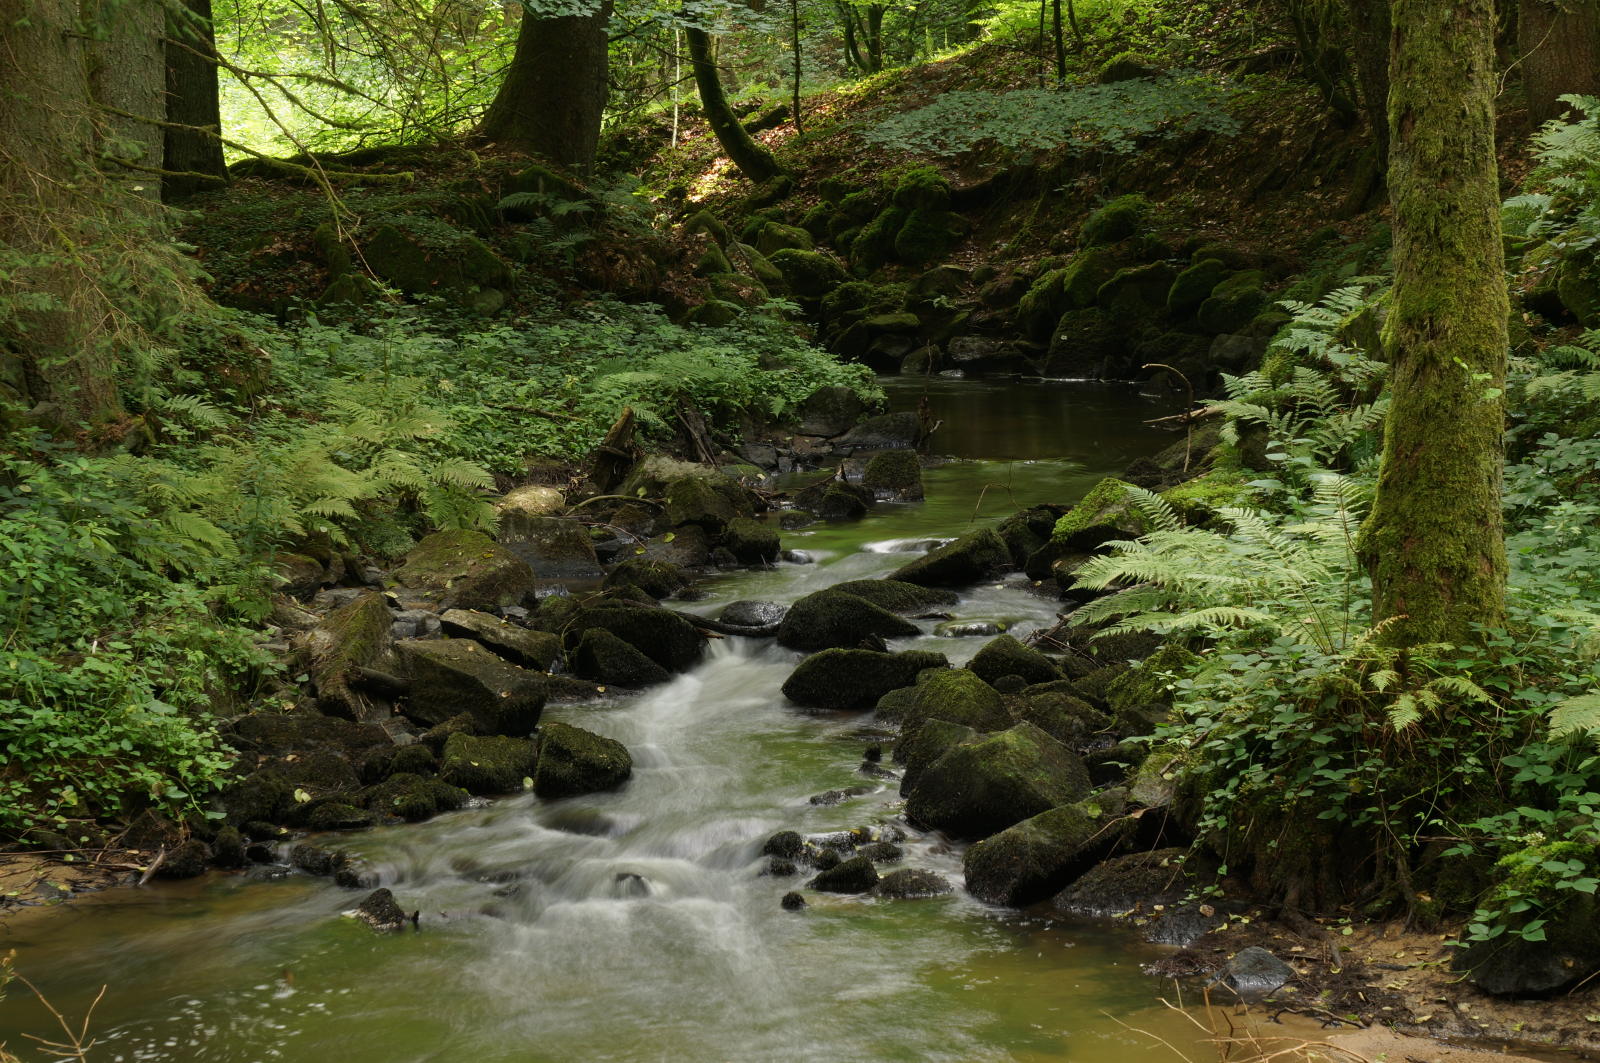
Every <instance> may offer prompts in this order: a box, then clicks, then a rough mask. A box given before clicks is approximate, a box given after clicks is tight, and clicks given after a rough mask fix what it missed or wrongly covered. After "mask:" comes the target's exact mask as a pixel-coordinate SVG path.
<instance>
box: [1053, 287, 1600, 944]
mask: <svg viewBox="0 0 1600 1063" xmlns="http://www.w3.org/2000/svg"><path fill="white" fill-rule="evenodd" d="M1384 302H1385V291H1384V285H1383V284H1382V283H1374V282H1373V281H1371V280H1367V281H1365V282H1363V283H1359V284H1356V285H1353V286H1350V287H1347V288H1344V289H1340V290H1338V291H1335V292H1334V293H1332V294H1330V295H1329V296H1328V297H1326V298H1325V299H1324V300H1322V301H1321V302H1320V303H1318V304H1317V305H1306V304H1289V309H1290V310H1291V311H1292V312H1293V313H1294V315H1295V317H1294V320H1293V321H1292V322H1290V324H1289V325H1287V326H1286V327H1285V328H1284V329H1283V330H1282V331H1281V332H1280V333H1279V334H1278V336H1277V337H1276V339H1275V340H1274V342H1273V346H1272V348H1271V350H1270V351H1269V353H1268V356H1267V360H1266V368H1264V369H1263V370H1262V371H1260V372H1256V373H1251V374H1247V375H1245V376H1241V377H1234V378H1229V380H1228V398H1227V399H1226V400H1225V401H1224V402H1223V403H1222V406H1223V409H1224V411H1225V414H1226V416H1227V425H1226V427H1225V428H1224V430H1223V440H1224V443H1223V445H1222V447H1220V448H1219V450H1218V468H1217V470H1216V471H1214V472H1212V473H1211V474H1209V476H1210V481H1212V482H1215V483H1217V484H1218V485H1223V484H1225V485H1227V487H1228V490H1229V492H1230V493H1231V492H1242V493H1243V494H1244V498H1243V499H1242V500H1235V501H1233V502H1232V503H1231V504H1223V505H1220V506H1217V507H1216V508H1215V509H1211V510H1209V512H1210V513H1211V514H1213V515H1212V517H1211V519H1210V520H1209V521H1207V522H1206V523H1204V524H1199V525H1197V524H1195V523H1194V522H1192V521H1190V520H1186V519H1185V517H1186V514H1185V513H1184V512H1183V511H1182V510H1181V509H1179V508H1177V507H1175V506H1174V504H1172V503H1171V502H1169V501H1168V500H1166V499H1163V498H1162V497H1160V496H1157V495H1154V494H1151V493H1149V492H1144V491H1140V490H1138V489H1134V488H1126V489H1125V496H1126V498H1127V499H1128V504H1130V505H1132V506H1133V507H1135V509H1136V510H1137V511H1138V512H1139V513H1140V514H1141V520H1142V522H1143V523H1142V526H1144V527H1147V528H1149V529H1151V531H1150V532H1149V533H1148V534H1146V535H1144V536H1142V537H1140V538H1138V539H1130V540H1128V541H1125V542H1121V543H1117V544H1114V546H1113V549H1112V551H1111V552H1110V553H1109V554H1107V555H1105V556H1102V557H1099V558H1096V559H1094V560H1092V561H1090V562H1089V563H1088V564H1086V565H1085V566H1084V567H1083V568H1082V569H1080V571H1079V573H1078V581H1079V586H1080V587H1082V588H1084V589H1086V590H1093V591H1097V592H1105V593H1106V596H1104V597H1100V598H1098V599H1096V600H1095V601H1093V602H1091V603H1090V604H1089V605H1087V606H1085V607H1083V608H1082V609H1080V610H1079V612H1078V613H1077V614H1075V619H1076V620H1078V621H1081V622H1084V623H1094V624H1103V625H1108V627H1109V630H1110V631H1112V632H1116V631H1124V630H1130V629H1133V630H1149V631H1154V632H1158V633H1161V634H1163V635H1164V636H1166V637H1168V638H1169V639H1172V640H1176V641H1179V642H1181V643H1184V644H1186V645H1190V646H1192V647H1194V648H1197V649H1200V648H1202V647H1203V648H1204V652H1202V653H1201V654H1200V655H1199V656H1198V657H1196V658H1194V659H1193V663H1192V665H1190V666H1188V667H1184V668H1180V669H1178V670H1177V671H1172V672H1164V673H1163V674H1162V675H1161V676H1159V677H1158V678H1159V679H1160V681H1161V682H1162V684H1163V685H1165V686H1166V687H1167V689H1169V690H1170V691H1171V693H1172V696H1173V706H1174V708H1173V713H1172V715H1171V717H1170V719H1169V721H1168V722H1167V723H1166V724H1164V725H1163V726H1162V727H1161V728H1160V729H1159V730H1158V731H1157V733H1156V734H1155V735H1154V736H1153V738H1152V741H1153V742H1154V743H1157V744H1159V745H1161V746H1163V747H1167V748H1171V749H1174V750H1178V751H1181V756H1180V758H1179V760H1178V762H1177V763H1178V767H1177V768H1176V769H1175V771H1176V773H1177V775H1178V781H1179V786H1180V792H1182V793H1184V794H1185V795H1187V796H1186V798H1185V802H1186V804H1185V808H1186V811H1185V815H1186V816H1187V817H1188V819H1189V820H1190V823H1191V826H1192V827H1193V828H1194V830H1195V833H1196V835H1197V837H1198V838H1199V844H1201V845H1204V846H1207V847H1209V848H1210V849H1212V850H1213V851H1214V852H1215V854H1216V855H1217V856H1218V857H1220V858H1221V860H1222V861H1223V864H1224V871H1225V872H1226V871H1230V870H1231V871H1234V872H1245V873H1249V874H1251V875H1252V876H1253V881H1255V882H1257V883H1258V884H1260V885H1265V886H1267V887H1269V888H1275V889H1276V890H1277V891H1279V893H1280V895H1282V896H1285V897H1289V898H1293V899H1294V900H1295V903H1298V904H1304V905H1307V906H1313V907H1314V906H1317V905H1320V904H1327V905H1333V904H1347V903H1351V902H1354V903H1357V904H1358V905H1361V906H1363V908H1364V910H1366V911H1369V912H1374V913H1390V912H1394V911H1397V910H1398V911H1404V912H1407V913H1408V914H1410V915H1412V916H1414V917H1416V918H1419V919H1421V920H1423V921H1424V922H1425V923H1432V922H1435V921H1438V920H1442V919H1445V918H1448V917H1461V916H1464V915H1469V914H1472V915H1473V918H1472V919H1471V920H1470V925H1469V926H1468V928H1467V929H1466V931H1465V932H1464V934H1463V938H1464V939H1465V940H1468V941H1481V940H1490V939H1493V938H1496V937H1500V936H1503V935H1512V936H1520V937H1523V938H1526V939H1528V940H1533V941H1538V940H1543V938H1544V935H1545V934H1546V933H1549V932H1553V931H1554V930H1555V926H1553V925H1552V924H1557V925H1558V924H1559V919H1560V918H1561V915H1562V912H1563V911H1565V910H1566V901H1567V899H1568V898H1570V897H1572V896H1574V895H1575V894H1580V893H1581V894H1592V893H1594V892H1595V890H1596V884H1597V882H1600V855H1597V854H1600V848H1597V847H1600V756H1597V755H1596V753H1595V749H1594V745H1593V735H1594V734H1595V733H1597V732H1600V611H1596V610H1595V609H1594V608H1593V605H1592V603H1593V602H1594V600H1595V598H1596V595H1597V594H1600V532H1596V531H1595V529H1596V527H1600V474H1597V473H1600V443H1597V441H1596V440H1595V439H1594V438H1593V428H1594V426H1595V424H1596V423H1597V421H1596V417H1597V415H1600V384H1596V383H1595V381H1597V380H1600V354H1597V352H1600V334H1596V333H1592V332H1591V333H1585V334H1584V335H1582V336H1580V337H1579V338H1578V341H1577V342H1576V343H1570V342H1569V343H1559V342H1548V343H1547V346H1546V348H1545V349H1544V350H1543V351H1542V352H1541V351H1536V350H1534V349H1533V348H1532V347H1530V348H1529V353H1527V354H1526V355H1523V356H1517V357H1513V359H1512V367H1511V375H1510V381H1509V384H1508V396H1509V398H1510V400H1511V406H1510V416H1511V423H1512V430H1511V433H1510V436H1509V438H1510V446H1509V452H1508V465H1507V469H1506V477H1505V502H1506V514H1507V535H1508V551H1509V553H1510V556H1511V561H1512V569H1511V586H1510V602H1509V604H1510V613H1509V620H1508V623H1507V625H1506V627H1505V628H1504V629H1503V630H1495V631H1484V632H1483V633H1482V637H1481V640H1480V641H1478V642H1476V643H1474V644H1471V645H1465V646H1454V645H1427V646H1417V647H1411V648H1409V649H1407V650H1404V651H1401V650H1395V649H1391V648H1387V647H1384V646H1382V645H1381V640H1379V639H1376V638H1375V637H1374V636H1375V635H1377V634H1378V631H1377V629H1375V627H1374V625H1373V621H1372V616H1371V601H1370V596H1371V587H1370V583H1369V581H1368V579H1367V576H1366V573H1365V571H1364V569H1363V566H1362V564H1361V562H1360V559H1359V557H1358V552H1357V541H1358V537H1359V532H1360V528H1361V523H1362V520H1363V519H1364V517H1365V514H1366V511H1367V508H1368V506H1369V504H1370V501H1371V495H1372V491H1373V488H1374V484H1375V478H1376V471H1377V470H1376V463H1377V454H1378V451H1379V442H1380V440H1381V433H1382V424H1383V418H1384V416H1385V415H1386V413H1387V398H1386V394H1385V392H1384V375H1385V372H1386V366H1385V365H1384V363H1383V362H1382V361H1381V360H1379V358H1378V357H1376V355H1377V354H1378V353H1379V352H1375V351H1370V350H1367V349H1365V348H1364V347H1363V346H1362V342H1363V339H1364V337H1369V336H1374V335H1375V334H1376V330H1375V329H1370V328H1367V327H1365V325H1366V321H1367V317H1366V315H1372V314H1381V308H1382V307H1383V305H1384ZM1251 450H1253V451H1254V452H1255V453H1256V454H1257V455H1258V456H1259V458H1260V459H1261V462H1262V464H1261V465H1260V466H1258V467H1257V469H1256V470H1251V469H1249V468H1246V467H1243V466H1241V465H1240V464H1239V459H1240V458H1241V456H1242V455H1244V454H1245V453H1246V452H1248V451H1251ZM1202 482H1207V481H1202ZM1218 493H1219V494H1220V492H1218ZM1235 498H1236V499H1237V498H1238V495H1237V494H1236V495H1235ZM1219 501H1223V500H1222V499H1220V498H1219ZM1557 850H1559V852H1558V854H1557V855H1551V854H1552V853H1553V852H1557ZM1558 856H1559V858H1558ZM1530 867H1532V868H1534V869H1535V870H1536V871H1537V874H1534V873H1530V872H1529V868H1530Z"/></svg>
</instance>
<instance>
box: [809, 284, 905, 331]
mask: <svg viewBox="0 0 1600 1063" xmlns="http://www.w3.org/2000/svg"><path fill="white" fill-rule="evenodd" d="M904 301H905V288H904V287H903V286H901V285H898V284H873V283H872V282H870V281H846V282H845V283H843V284H841V285H839V286H838V287H837V288H835V289H833V291H831V292H829V293H828V294H827V295H825V296H823V299H822V314H823V317H824V318H825V319H826V320H827V321H828V323H829V325H830V326H838V325H840V324H844V323H853V322H856V321H860V320H861V319H862V318H864V317H870V316H875V315H877V314H887V313H891V312H893V311H895V310H896V309H898V308H899V307H900V305H901V304H902V303H903V302H904Z"/></svg>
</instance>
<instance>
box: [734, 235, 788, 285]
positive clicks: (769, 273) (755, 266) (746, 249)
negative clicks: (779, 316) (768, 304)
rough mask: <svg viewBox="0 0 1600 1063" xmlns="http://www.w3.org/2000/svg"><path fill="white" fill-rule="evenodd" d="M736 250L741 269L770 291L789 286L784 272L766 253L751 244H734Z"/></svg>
mask: <svg viewBox="0 0 1600 1063" xmlns="http://www.w3.org/2000/svg"><path fill="white" fill-rule="evenodd" d="M734 252H735V254H736V255H737V256H738V262H739V266H740V267H741V271H742V272H744V273H747V274H748V275H749V276H750V277H753V278H754V279H755V280H756V281H758V282H759V283H760V285H761V287H763V288H765V289H766V290H767V291H769V292H781V291H784V290H785V289H787V288H788V285H789V282H788V281H786V280H784V278H783V272H782V271H781V270H779V269H778V267H777V266H774V265H773V264H772V260H771V259H770V258H768V257H767V256H766V255H763V254H762V253H761V252H760V251H757V250H756V249H755V248H753V247H751V246H750V245H749V244H736V245H734Z"/></svg>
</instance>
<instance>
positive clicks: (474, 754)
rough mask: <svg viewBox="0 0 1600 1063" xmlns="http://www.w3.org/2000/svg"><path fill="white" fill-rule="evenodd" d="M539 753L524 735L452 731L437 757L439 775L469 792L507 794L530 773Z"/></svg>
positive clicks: (521, 786) (520, 787)
mask: <svg viewBox="0 0 1600 1063" xmlns="http://www.w3.org/2000/svg"><path fill="white" fill-rule="evenodd" d="M538 756H539V749H538V746H536V745H535V744H534V743H533V742H532V741H531V740H529V739H526V738H505V737H500V736H490V737H483V738H480V737H477V736H474V735H468V734H453V735H451V736H450V737H449V739H448V740H447V741H446V742H445V744H444V753H443V755H442V756H440V758H439V778H440V779H441V780H443V781H444V782H445V783H447V784H448V785H450V786H456V787H459V788H461V789H463V790H465V791H467V792H468V793H471V794H480V795H487V794H508V793H512V792H514V791H517V790H521V789H522V788H523V785H524V783H523V780H525V779H528V778H531V777H532V776H533V770H534V767H535V765H536V764H537V763H538Z"/></svg>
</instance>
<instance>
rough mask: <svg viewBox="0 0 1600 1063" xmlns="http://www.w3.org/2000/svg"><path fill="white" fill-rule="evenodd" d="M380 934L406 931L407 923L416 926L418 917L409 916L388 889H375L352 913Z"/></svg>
mask: <svg viewBox="0 0 1600 1063" xmlns="http://www.w3.org/2000/svg"><path fill="white" fill-rule="evenodd" d="M351 914H352V915H354V916H355V917H356V918H357V919H359V920H361V921H362V922H363V923H366V924H367V925H368V926H370V927H371V928H372V929H373V930H376V931H378V932H379V933H393V932H394V931H396V930H404V929H405V928H406V924H407V923H412V924H415V922H416V920H417V915H415V914H413V915H407V914H406V913H405V910H404V909H402V908H401V907H400V904H399V902H398V901H396V900H395V899H394V894H393V893H390V892H389V890H388V889H387V888H380V889H375V890H373V891H372V892H371V893H369V894H367V896H366V899H364V900H363V901H362V902H361V903H360V904H358V905H356V908H355V910H354V911H353V912H352V913H351Z"/></svg>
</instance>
